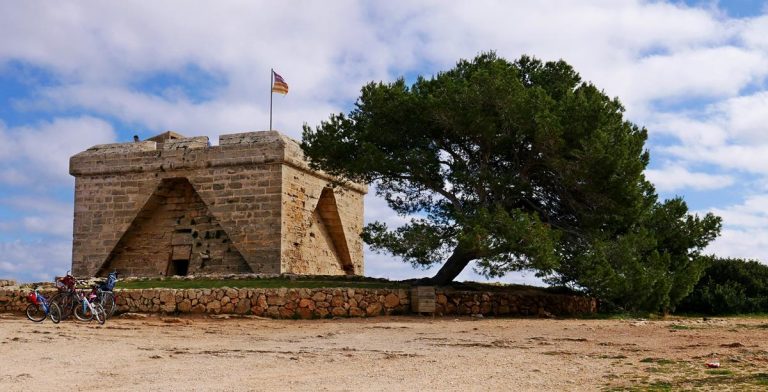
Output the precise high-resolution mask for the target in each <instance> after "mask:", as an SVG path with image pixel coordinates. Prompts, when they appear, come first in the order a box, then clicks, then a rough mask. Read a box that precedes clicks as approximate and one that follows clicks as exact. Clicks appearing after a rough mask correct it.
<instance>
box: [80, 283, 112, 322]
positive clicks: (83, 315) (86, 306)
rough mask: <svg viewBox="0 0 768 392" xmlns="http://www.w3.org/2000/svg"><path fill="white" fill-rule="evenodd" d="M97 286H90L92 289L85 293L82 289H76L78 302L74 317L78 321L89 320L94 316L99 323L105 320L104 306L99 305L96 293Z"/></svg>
mask: <svg viewBox="0 0 768 392" xmlns="http://www.w3.org/2000/svg"><path fill="white" fill-rule="evenodd" d="M96 288H97V286H95V285H94V286H92V291H91V292H90V293H89V294H88V295H85V291H84V290H80V291H77V298H78V304H77V306H76V307H75V311H74V314H75V318H76V319H78V320H80V321H91V320H93V319H94V318H95V319H96V321H97V322H98V323H99V324H104V323H105V322H106V321H107V315H106V314H105V312H104V307H102V306H101V304H100V303H99V300H98V296H97V295H96V293H95V292H96Z"/></svg>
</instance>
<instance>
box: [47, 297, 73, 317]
mask: <svg viewBox="0 0 768 392" xmlns="http://www.w3.org/2000/svg"><path fill="white" fill-rule="evenodd" d="M51 303H52V304H56V305H58V306H59V310H61V318H60V319H59V320H66V319H68V318H69V316H71V315H72V313H74V311H75V305H76V304H77V300H76V298H75V296H74V295H73V294H72V293H67V292H62V293H57V294H56V295H54V296H53V298H51Z"/></svg>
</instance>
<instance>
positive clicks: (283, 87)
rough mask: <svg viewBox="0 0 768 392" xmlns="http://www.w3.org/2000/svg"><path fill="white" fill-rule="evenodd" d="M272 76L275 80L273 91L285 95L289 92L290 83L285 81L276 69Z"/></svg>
mask: <svg viewBox="0 0 768 392" xmlns="http://www.w3.org/2000/svg"><path fill="white" fill-rule="evenodd" d="M272 76H273V77H274V81H273V82H272V92H273V93H278V94H283V95H285V94H288V83H286V82H285V79H283V77H282V76H280V75H278V74H277V72H275V71H272Z"/></svg>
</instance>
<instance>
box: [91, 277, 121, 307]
mask: <svg viewBox="0 0 768 392" xmlns="http://www.w3.org/2000/svg"><path fill="white" fill-rule="evenodd" d="M117 277H118V273H117V270H115V271H112V272H110V273H109V275H108V276H107V280H106V281H104V282H101V283H100V284H99V287H98V289H97V293H96V294H97V295H98V296H99V302H101V305H102V306H103V307H104V312H105V313H106V315H107V317H112V316H114V314H115V312H116V311H117V305H116V304H115V294H114V292H113V291H112V290H113V289H114V288H115V284H116V283H117Z"/></svg>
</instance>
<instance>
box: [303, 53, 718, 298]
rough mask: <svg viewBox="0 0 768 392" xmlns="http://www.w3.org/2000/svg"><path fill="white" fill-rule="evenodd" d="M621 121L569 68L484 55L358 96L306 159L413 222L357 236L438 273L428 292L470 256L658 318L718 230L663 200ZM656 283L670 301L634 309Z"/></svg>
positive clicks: (308, 137)
mask: <svg viewBox="0 0 768 392" xmlns="http://www.w3.org/2000/svg"><path fill="white" fill-rule="evenodd" d="M623 112H624V108H623V107H622V105H621V103H620V102H619V100H618V99H615V98H610V97H608V96H606V95H605V94H604V93H603V92H602V91H601V90H599V89H598V88H597V87H595V86H594V85H592V84H591V83H588V82H582V81H581V78H580V76H579V74H578V73H576V72H575V71H574V70H573V68H572V67H571V66H570V65H568V64H567V63H566V62H564V61H556V62H546V63H544V62H541V61H539V60H537V59H534V58H531V57H528V56H522V57H521V58H519V59H518V60H516V61H514V62H509V61H507V60H504V59H502V58H499V57H497V56H496V54H495V53H492V52H491V53H484V54H481V55H479V56H477V57H476V58H474V59H473V60H471V61H467V60H461V61H459V62H458V63H457V65H456V67H454V68H453V69H451V70H449V71H446V72H441V73H439V74H437V75H436V76H434V77H431V78H425V77H419V78H418V79H417V80H416V82H415V83H413V84H412V85H410V86H408V85H407V84H406V82H405V80H404V79H402V78H401V79H399V80H396V81H395V82H392V83H383V82H380V83H370V84H368V85H366V86H364V87H363V88H362V92H361V95H360V97H359V99H358V100H357V102H356V104H355V107H354V109H353V110H352V111H351V112H350V113H348V114H346V115H345V114H334V115H331V116H330V118H329V119H328V120H327V121H323V122H322V123H321V124H320V125H319V126H317V127H316V128H314V129H312V128H311V127H309V126H306V125H305V127H304V132H303V142H302V148H303V149H304V151H305V153H306V154H307V156H308V157H309V158H310V161H311V165H312V166H313V167H314V168H316V169H322V170H324V171H326V172H329V173H330V174H334V175H336V176H339V177H340V178H343V179H346V180H352V181H359V182H365V183H372V182H373V183H375V184H376V188H375V189H376V192H377V194H378V195H380V196H383V197H384V199H385V200H386V201H387V203H388V205H389V206H390V207H391V208H392V209H393V210H394V211H396V212H397V213H398V214H401V215H411V216H412V219H411V220H410V222H409V223H408V224H406V225H404V226H401V227H398V228H395V229H390V228H388V227H387V226H386V224H384V223H381V222H374V223H371V224H369V225H368V226H367V227H366V228H365V229H364V232H363V239H364V240H365V241H366V242H367V243H368V244H369V245H370V246H371V247H372V249H374V250H377V251H388V252H391V253H392V254H394V255H397V256H401V257H402V258H403V259H404V260H406V261H408V262H411V263H412V264H413V265H414V266H431V265H435V264H440V263H443V265H442V268H441V269H440V270H439V271H438V272H437V274H436V275H435V276H434V278H432V280H433V282H434V283H435V284H446V283H448V282H450V281H452V280H453V279H454V278H455V277H456V276H457V275H458V274H459V273H460V272H461V271H462V270H463V269H464V268H465V267H466V266H467V265H468V263H469V262H471V261H473V260H474V261H476V265H477V266H478V268H479V270H480V272H481V273H483V274H485V275H487V276H501V275H504V274H505V273H508V272H510V271H517V270H535V271H537V275H538V276H542V277H546V278H547V279H548V280H549V281H550V282H552V283H557V284H566V285H571V286H573V287H578V288H582V289H584V290H585V291H587V292H590V293H595V294H598V295H600V296H601V297H603V298H609V299H610V300H613V301H616V302H617V303H621V304H625V305H627V306H630V307H640V308H648V307H657V308H665V309H666V308H667V307H669V306H670V305H672V303H673V302H676V301H679V299H677V297H678V296H679V295H680V294H678V293H676V290H682V291H684V293H683V294H682V296H683V297H684V296H685V295H686V294H687V293H688V291H690V289H691V287H692V286H693V284H694V283H695V280H694V281H693V282H689V283H685V284H683V283H682V280H686V279H685V278H684V277H683V275H684V274H687V273H693V274H694V275H695V277H696V279H698V275H697V274H701V271H702V270H703V268H704V267H703V264H702V263H703V262H699V261H698V259H699V252H700V251H701V250H702V249H703V248H704V247H705V246H706V245H707V243H708V242H709V241H711V240H712V239H713V238H714V237H715V236H716V235H717V234H718V233H719V229H720V220H719V218H717V217H715V216H712V215H707V216H705V217H703V218H699V217H695V216H690V215H688V210H687V207H686V205H685V203H684V202H683V201H682V200H680V199H673V200H671V201H667V202H665V203H659V202H658V201H657V196H656V193H655V190H654V188H653V186H652V185H651V184H650V183H649V182H648V181H647V180H646V179H645V177H644V175H643V171H644V170H645V167H646V165H647V164H648V161H649V154H648V152H647V151H646V150H645V149H644V143H645V141H646V138H647V131H646V130H645V129H644V128H640V127H638V126H636V125H634V124H632V123H630V122H629V121H626V120H625V119H624V118H623ZM655 274H659V275H655ZM689 279H690V278H689ZM686 282H687V280H686ZM689 286H690V287H689ZM649 287H652V288H653V290H655V292H656V293H659V292H663V294H662V295H659V294H656V295H653V297H654V299H650V298H646V299H644V300H642V301H634V302H632V301H629V302H627V300H626V299H627V298H630V297H632V294H631V293H638V292H640V294H641V295H646V293H644V292H642V291H643V290H646V289H647V288H649ZM686 287H687V289H686ZM673 297H674V298H675V299H673ZM681 298H682V297H681Z"/></svg>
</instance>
